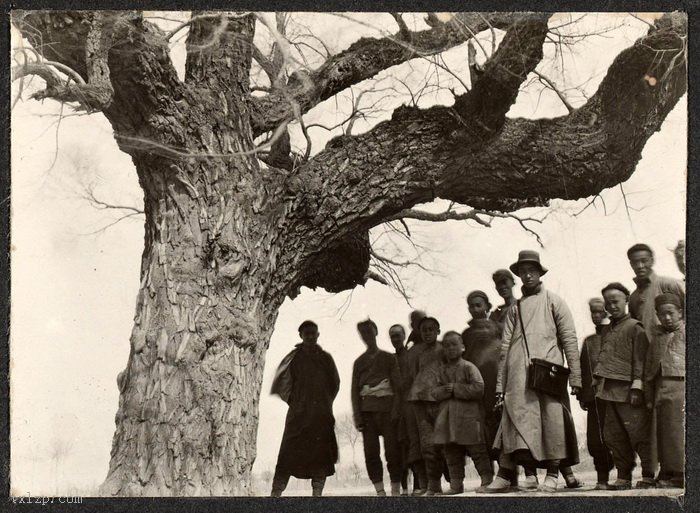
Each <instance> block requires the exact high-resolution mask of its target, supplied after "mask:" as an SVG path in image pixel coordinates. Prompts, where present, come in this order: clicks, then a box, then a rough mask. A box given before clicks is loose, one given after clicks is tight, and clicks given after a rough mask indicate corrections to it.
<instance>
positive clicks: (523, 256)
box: [510, 249, 549, 276]
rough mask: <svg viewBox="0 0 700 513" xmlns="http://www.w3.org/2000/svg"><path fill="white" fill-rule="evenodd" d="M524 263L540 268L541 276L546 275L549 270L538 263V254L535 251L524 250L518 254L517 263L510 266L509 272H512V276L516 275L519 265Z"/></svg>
mask: <svg viewBox="0 0 700 513" xmlns="http://www.w3.org/2000/svg"><path fill="white" fill-rule="evenodd" d="M525 262H532V263H533V264H537V266H538V267H539V268H540V272H541V273H542V276H544V275H545V274H547V271H548V270H549V269H547V268H546V267H544V266H543V265H542V264H541V263H540V254H539V253H538V252H537V251H532V250H530V249H524V250H522V251H521V252H520V253H518V261H517V262H515V263H514V264H512V265H511V266H510V270H511V271H512V272H513V274H515V275H517V274H518V267H519V266H520V264H522V263H525Z"/></svg>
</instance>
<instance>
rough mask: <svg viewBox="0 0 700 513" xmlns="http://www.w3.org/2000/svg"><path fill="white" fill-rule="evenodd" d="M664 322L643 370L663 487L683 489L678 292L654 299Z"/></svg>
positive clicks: (682, 371)
mask: <svg viewBox="0 0 700 513" xmlns="http://www.w3.org/2000/svg"><path fill="white" fill-rule="evenodd" d="M654 304H655V306H656V315H657V316H658V317H659V321H660V322H661V324H660V325H659V326H657V327H656V329H655V330H654V335H653V336H652V339H651V343H650V345H649V351H648V352H647V360H646V364H645V369H644V379H645V382H646V384H645V388H644V392H645V397H646V400H647V407H648V408H653V413H652V415H653V416H654V418H655V421H656V443H657V450H658V455H659V463H661V470H660V472H659V477H658V481H657V486H659V487H660V488H683V485H684V477H685V472H684V468H685V433H684V429H683V428H684V423H685V413H684V410H685V322H684V321H683V308H682V305H683V301H682V300H681V298H679V297H678V296H677V295H676V294H660V295H658V296H656V298H655V300H654Z"/></svg>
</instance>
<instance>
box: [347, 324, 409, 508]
mask: <svg viewBox="0 0 700 513" xmlns="http://www.w3.org/2000/svg"><path fill="white" fill-rule="evenodd" d="M357 331H358V332H359V334H360V337H361V338H362V341H363V342H364V343H365V344H366V345H367V350H366V351H365V352H364V353H362V354H361V355H360V356H359V358H357V360H355V363H354V365H353V367H352V385H351V388H350V395H351V399H352V411H353V418H354V420H355V427H357V429H358V431H360V432H362V445H363V448H364V453H365V465H366V467H367V474H368V475H369V478H370V481H372V484H373V485H374V488H375V490H376V491H377V495H380V496H385V495H386V492H385V491H384V478H383V472H382V459H381V456H380V455H379V437H380V436H381V437H382V438H384V454H385V455H386V466H387V469H388V471H389V477H390V479H391V495H400V493H401V489H400V486H401V449H400V446H399V440H398V422H399V417H400V415H401V375H400V373H399V365H398V362H397V361H396V357H395V356H394V355H393V354H391V353H388V352H386V351H382V350H381V349H379V347H378V346H377V335H378V333H379V332H378V330H377V325H376V324H375V323H374V321H371V320H369V319H368V320H366V321H362V322H359V323H357Z"/></svg>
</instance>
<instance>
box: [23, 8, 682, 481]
mask: <svg viewBox="0 0 700 513" xmlns="http://www.w3.org/2000/svg"><path fill="white" fill-rule="evenodd" d="M355 17H356V18H358V19H361V20H363V22H365V23H368V24H380V25H381V26H382V27H383V30H386V31H394V30H395V25H394V22H393V19H392V18H391V17H390V16H388V15H363V16H360V15H355ZM574 18H577V17H574ZM562 19H564V20H565V19H568V15H567V16H566V17H561V18H559V19H557V20H554V21H553V22H552V23H551V24H552V25H556V24H557V23H559V22H560V21H561V20H562ZM304 20H305V21H306V22H307V23H309V24H315V25H316V26H318V27H319V36H320V37H322V38H324V40H326V41H327V42H328V43H329V45H330V46H331V48H332V49H334V50H340V49H342V48H344V47H346V46H347V45H348V44H349V42H351V41H353V40H355V39H357V38H358V37H360V36H361V35H372V34H376V33H377V31H376V30H374V29H372V28H369V27H366V26H364V25H360V24H356V23H353V22H351V21H348V20H344V19H342V18H338V17H332V16H329V15H321V14H314V15H307V17H306V18H304ZM409 21H410V20H409ZM611 26H615V27H619V28H618V30H615V31H613V32H611V33H606V34H603V35H601V36H598V37H594V38H590V39H588V40H586V41H585V42H583V43H581V44H580V45H579V46H578V47H577V48H580V50H577V54H576V55H575V56H572V55H569V54H565V56H564V58H563V61H562V60H560V59H559V57H560V56H557V58H556V59H554V58H551V57H553V50H554V47H553V45H548V46H546V47H545V51H546V56H547V57H549V58H548V59H547V60H546V62H543V63H542V65H541V66H540V68H538V69H539V70H540V71H542V72H546V73H547V74H548V76H550V77H554V78H556V79H557V80H555V81H557V83H558V84H560V85H562V87H572V86H576V85H580V84H582V83H584V82H585V81H586V80H587V79H589V78H591V77H593V78H592V79H591V80H590V81H589V82H588V83H587V84H586V85H585V91H586V92H587V93H588V94H590V93H591V92H593V91H595V88H596V87H597V84H598V83H599V81H600V80H602V78H603V76H604V72H605V70H606V69H607V67H608V66H609V64H610V62H611V61H612V59H613V58H614V57H615V56H616V55H617V54H618V53H619V51H621V50H622V49H623V48H625V47H627V46H629V45H630V44H631V43H632V42H633V41H634V40H635V39H636V38H637V37H639V36H640V35H641V34H642V33H643V32H644V31H645V30H646V25H645V24H644V23H643V22H641V21H639V20H636V19H634V18H630V17H619V16H614V15H589V16H587V17H586V19H585V20H583V21H582V22H581V23H580V24H579V25H577V30H578V31H579V32H582V31H583V30H584V29H585V30H588V31H597V30H599V29H601V28H605V27H611ZM341 27H342V30H340V28H341ZM14 36H15V38H14V39H13V45H16V44H17V40H16V35H14ZM482 39H483V38H482ZM484 43H485V47H486V50H487V51H488V50H489V45H490V42H488V41H486V40H485V41H484ZM480 58H481V57H480ZM173 59H174V60H179V61H181V60H182V49H181V46H180V47H176V48H175V49H174V51H173ZM464 61H466V49H465V48H464V47H460V48H457V49H455V50H453V51H451V52H449V53H448V54H447V55H445V62H446V63H448V64H449V65H450V67H451V68H453V69H454V70H455V72H456V73H457V74H458V75H459V76H460V77H461V78H462V79H465V80H466V78H465V77H466V74H464V69H465V65H464ZM561 62H563V63H564V70H565V76H562V75H561V69H562V67H561ZM178 65H179V66H180V69H182V65H181V62H180V63H179V64H178ZM428 69H429V66H428V64H427V63H426V62H425V61H421V60H417V61H412V62H411V63H408V64H405V65H402V66H399V67H396V68H392V69H391V70H389V71H388V72H385V73H383V74H382V75H381V76H380V77H379V79H382V78H383V79H384V81H383V82H380V84H381V87H384V86H387V85H388V86H391V85H396V81H395V77H401V78H402V79H405V81H406V82H407V83H409V84H417V83H419V82H420V81H421V79H422V77H424V76H425V74H426V70H428ZM432 80H433V81H434V80H435V77H433V79H432ZM440 80H442V84H446V83H448V82H449V80H450V77H449V75H446V74H443V75H440ZM451 85H453V86H455V87H459V86H458V84H457V83H456V81H455V80H454V79H452V84H451ZM362 86H368V84H362V85H361V87H362ZM377 87H380V86H377ZM357 90H359V89H357ZM14 94H16V87H15V90H14ZM375 94H377V93H375ZM384 94H385V93H382V94H381V96H383V95H384ZM568 94H570V95H571V102H572V103H573V104H574V105H580V104H581V102H583V101H585V98H584V97H583V96H581V95H580V94H579V93H576V92H575V91H568ZM344 97H345V99H343V98H341V99H340V100H338V103H337V104H336V102H335V101H327V102H325V103H324V104H323V105H320V106H318V107H317V108H315V109H314V110H313V111H312V112H311V113H309V115H308V116H307V118H306V119H307V123H312V122H323V123H325V124H328V125H332V124H334V123H335V122H336V120H338V121H339V120H341V119H343V117H344V116H345V114H346V113H347V112H348V111H347V106H348V105H349V102H350V100H349V99H348V97H349V95H348V94H345V95H344ZM449 97H450V95H449V94H447V96H446V95H445V92H441V93H438V94H432V95H431V94H427V95H426V96H425V97H424V98H423V99H422V100H421V102H420V104H421V105H422V106H429V105H431V104H433V103H435V102H436V101H437V102H448V101H449ZM13 98H14V96H13ZM372 98H373V96H372V95H369V94H368V95H367V101H368V104H369V103H371V101H370V100H371V99H372ZM375 98H376V97H375ZM407 99H408V96H406V95H404V96H401V97H395V98H387V99H384V100H383V103H382V107H383V108H384V111H383V113H380V117H382V118H386V117H388V116H389V115H390V112H391V109H393V108H394V107H395V106H397V105H399V104H401V103H403V102H405V101H407ZM343 109H345V110H343ZM59 110H60V108H59V106H58V105H57V104H56V103H55V102H51V101H46V102H44V103H43V104H40V103H38V102H36V101H29V100H25V101H23V102H20V103H18V105H17V106H16V108H15V110H14V111H13V116H12V158H13V160H12V163H13V168H12V246H13V247H12V324H11V361H10V366H11V390H12V395H11V397H12V400H11V443H12V445H11V448H12V461H11V464H12V467H11V468H12V488H13V491H14V493H25V492H27V491H30V492H31V493H32V494H33V495H36V494H40V493H53V492H55V491H56V490H58V491H61V492H64V493H68V492H69V491H70V490H71V489H76V488H77V489H82V490H90V489H93V488H94V487H95V486H96V485H97V484H99V483H100V482H101V481H102V480H103V479H104V477H105V476H106V472H107V467H108V463H109V451H110V448H111V438H112V435H113V433H114V415H115V413H116V410H117V404H118V391H117V386H116V376H117V374H118V373H119V372H120V371H121V370H123V369H124V368H125V366H126V360H127V357H128V353H129V335H130V331H131V327H132V321H133V315H134V307H135V298H136V293H137V289H138V284H139V265H140V257H141V252H142V250H143V224H142V221H141V220H140V219H139V218H133V219H127V220H124V221H121V222H119V223H117V224H116V225H114V226H112V227H111V228H109V229H107V230H105V231H100V232H99V233H96V234H90V233H91V232H94V231H96V230H99V229H100V228H102V227H104V226H105V225H107V224H109V223H110V222H112V221H114V220H115V219H117V218H118V215H117V214H115V213H114V212H105V211H98V210H95V209H94V208H92V207H90V206H89V205H87V203H86V202H85V201H84V200H83V199H81V198H79V197H78V196H79V195H78V194H77V192H76V191H78V190H79V184H80V183H90V184H93V185H94V186H95V191H96V193H98V194H100V195H101V197H102V198H103V199H105V200H108V201H113V202H114V203H121V204H131V205H136V206H138V205H140V202H141V199H140V198H141V194H140V190H139V188H138V183H137V180H136V174H135V170H134V168H133V165H132V163H131V161H130V158H129V157H128V156H126V155H125V154H123V153H120V152H119V150H118V149H117V147H116V144H115V142H114V139H113V137H112V134H111V130H110V127H109V125H108V123H107V122H106V120H105V119H104V118H103V117H101V116H99V115H93V116H89V117H85V116H80V117H77V116H76V117H67V118H64V119H63V120H62V121H61V123H60V129H58V130H57V126H56V121H57V114H58V112H59ZM686 110H687V107H686V102H685V98H683V99H682V100H681V102H679V104H678V105H677V107H676V108H675V109H674V110H673V111H672V112H671V114H670V115H669V116H668V118H667V120H666V122H665V123H664V125H663V127H662V129H661V131H660V132H658V133H657V134H655V135H654V136H653V137H652V138H651V139H650V140H649V142H648V143H647V146H646V148H645V150H644V153H643V158H642V160H641V161H640V163H639V165H638V167H637V170H636V172H635V173H634V175H633V176H632V178H631V179H630V180H629V181H628V182H626V183H625V184H624V189H625V191H626V193H627V199H628V203H629V206H630V210H629V216H628V213H627V211H626V210H625V208H624V204H623V203H622V196H621V193H620V189H619V188H615V189H612V190H608V191H604V192H603V193H602V194H601V196H602V198H603V199H604V200H605V203H606V206H607V215H606V213H605V212H604V211H603V208H602V203H601V202H596V206H595V207H591V208H589V209H588V210H586V211H585V212H584V213H583V214H581V215H580V216H579V217H577V218H574V217H571V216H570V215H567V212H571V211H575V210H577V209H580V208H581V207H582V206H583V205H585V200H582V201H579V202H576V203H572V202H555V204H554V206H555V207H556V208H555V211H556V212H555V214H554V215H552V216H550V217H549V218H548V219H547V220H546V221H545V222H544V224H542V225H541V226H536V227H535V228H537V230H538V232H539V233H540V235H541V236H542V239H543V242H544V245H545V249H543V250H541V254H542V260H543V263H544V265H545V266H547V267H549V269H550V272H549V274H547V276H546V277H545V280H544V281H545V284H546V286H547V287H549V288H550V289H551V290H554V291H556V292H557V293H558V294H560V295H561V296H563V297H564V298H565V300H566V301H567V302H568V304H569V306H570V307H571V309H572V311H573V313H574V317H575V320H576V327H577V332H578V333H579V338H580V339H582V338H583V336H585V335H586V334H588V333H589V332H590V331H591V329H592V327H591V323H590V320H589V318H588V312H587V300H588V298H589V297H591V296H594V295H597V294H598V293H599V291H600V288H601V287H602V286H603V285H605V284H606V283H607V282H609V281H612V280H617V281H622V282H623V283H626V284H627V285H628V286H629V287H630V288H632V286H633V283H632V279H631V278H632V272H631V270H630V268H629V266H628V263H627V260H626V257H625V251H626V249H627V248H628V247H629V246H630V245H632V244H633V243H635V242H639V241H644V242H647V243H648V244H650V245H651V246H652V247H653V248H654V249H655V250H656V252H657V267H656V269H657V271H658V272H659V273H660V274H667V275H671V276H676V277H680V274H679V272H678V270H677V268H676V266H675V263H674V261H673V255H672V253H671V252H670V251H669V249H670V248H672V247H674V246H675V244H676V242H677V241H678V240H679V239H681V238H684V233H685V213H686V212H685V188H686V185H685V183H686V127H687V112H686ZM69 111H70V110H69V109H67V108H66V109H65V110H64V114H65V113H68V112H69ZM565 112H566V111H565V109H564V107H563V105H562V104H561V102H560V101H559V100H558V99H557V97H556V95H554V94H553V93H551V92H550V91H545V92H544V93H543V94H541V95H540V89H537V88H536V87H532V88H529V89H528V90H527V91H525V92H523V93H521V95H520V96H519V98H518V102H517V103H516V105H515V106H514V107H513V109H511V112H510V113H509V116H528V117H551V116H555V115H561V114H563V113H565ZM377 121H378V119H373V120H371V122H370V123H364V124H363V123H362V122H359V121H358V123H357V126H356V128H357V130H358V131H359V130H366V129H368V128H369V127H370V126H371V125H372V124H375V123H376V122H377ZM312 135H313V136H314V140H315V143H314V151H318V150H320V149H321V148H322V147H323V145H324V144H325V141H326V140H327V139H328V138H329V135H327V134H326V133H325V131H323V130H320V129H317V130H315V131H314V132H312ZM332 135H337V133H334V134H332ZM294 141H295V142H296V144H298V145H299V146H300V147H302V145H303V138H300V137H299V135H298V133H295V134H294ZM57 146H58V153H56V147H57ZM54 159H55V164H54V165H53V167H52V162H53V161H54ZM75 162H78V163H79V165H77V166H76V164H75ZM435 208H437V207H435ZM535 210H536V211H539V209H535ZM411 226H412V233H414V234H416V235H417V236H418V237H419V238H420V240H421V241H422V242H423V243H424V244H425V245H427V246H428V247H430V248H431V249H432V252H431V255H430V256H429V257H427V258H426V260H425V263H426V264H428V265H430V266H431V267H432V268H433V269H436V270H438V271H439V272H437V273H434V274H428V273H425V272H422V271H420V272H416V271H409V272H408V273H406V274H405V277H406V279H407V282H408V284H409V287H410V291H411V292H412V294H413V296H414V300H413V302H412V304H413V306H414V307H417V308H422V309H425V310H427V311H428V312H429V313H430V314H432V315H434V316H436V317H438V318H439V319H440V321H441V323H442V325H443V332H445V331H447V330H450V329H456V330H462V329H463V328H464V327H465V325H466V321H467V319H468V313H467V311H466V305H465V301H464V297H465V296H466V294H467V293H468V292H469V291H470V290H473V289H477V288H480V289H483V290H485V291H486V292H487V293H488V294H489V296H490V297H491V298H492V299H493V301H492V302H493V303H494V304H498V301H497V299H498V298H497V295H496V292H495V290H494V289H493V286H492V283H491V278H490V276H491V273H492V272H493V271H494V270H495V269H497V268H500V267H507V266H508V265H509V264H510V263H512V262H513V261H514V260H515V258H516V257H517V253H518V251H519V250H520V249H525V248H532V249H538V248H537V243H536V241H535V240H534V238H533V237H532V236H530V235H528V234H526V233H525V232H524V231H523V230H522V229H520V227H519V226H518V225H517V223H516V222H515V221H513V220H497V221H495V222H494V224H493V227H492V228H490V229H487V228H480V227H475V226H473V225H469V224H467V223H465V222H455V221H451V222H447V223H442V224H417V223H412V224H411ZM349 296H350V293H341V294H338V295H330V294H327V293H325V292H322V291H317V292H313V291H310V290H307V289H304V290H303V292H302V294H301V295H300V296H299V297H298V298H296V299H295V300H294V301H291V300H287V301H286V302H285V303H284V305H283V307H282V309H281V312H280V315H279V318H278V321H277V325H276V328H275V332H274V334H273V337H272V341H271V344H270V349H269V351H268V355H267V366H266V369H265V379H264V382H263V393H262V396H261V400H260V429H259V436H258V441H259V444H258V459H257V461H256V463H255V466H254V471H263V470H266V469H273V468H274V464H275V461H276V456H277V450H278V448H279V442H280V439H281V436H282V429H283V424H284V417H285V414H286V406H285V405H284V403H283V402H282V401H281V400H279V399H278V398H276V397H271V396H270V395H269V388H270V381H271V377H272V374H273V373H274V370H275V368H276V366H277V364H278V363H279V361H280V360H281V359H282V357H283V356H284V355H285V354H286V353H287V352H288V351H289V350H290V349H291V348H292V346H293V345H294V344H295V343H297V341H298V339H297V334H296V326H297V325H298V324H299V323H300V322H301V321H302V320H304V319H306V318H312V319H314V320H316V321H317V323H318V324H319V326H320V331H321V337H320V341H319V342H320V344H321V345H322V347H324V349H326V350H327V351H329V352H330V353H331V354H332V355H333V356H334V358H335V360H336V363H337V365H338V368H339V371H340V375H341V389H340V394H339V396H338V399H337V400H336V403H335V412H336V417H340V416H342V415H343V414H344V413H346V412H348V411H349V410H350V393H349V383H350V374H351V369H352V362H353V360H354V359H355V358H356V357H357V356H358V355H359V354H360V353H361V352H362V350H363V344H362V342H361V341H360V340H359V338H358V336H357V334H356V332H355V323H356V322H357V321H358V320H360V319H364V318H366V317H367V316H371V317H372V319H374V320H375V321H376V322H377V324H378V325H379V328H380V347H383V348H385V349H390V348H391V344H390V343H389V340H388V336H387V331H388V328H389V326H390V325H391V324H394V323H396V322H400V323H403V324H407V320H408V319H407V318H408V314H409V312H410V310H411V308H410V307H409V306H408V305H407V304H406V303H405V301H404V300H403V299H402V298H401V297H400V296H399V295H398V294H397V293H396V292H394V291H392V290H390V289H388V288H386V287H382V286H380V285H378V284H376V283H373V282H370V283H369V284H368V285H367V286H366V287H358V288H357V289H356V290H354V291H353V292H352V297H351V298H350V297H349ZM576 410H578V409H577V407H576ZM577 415H578V418H579V420H581V418H580V412H578V413H577ZM579 427H580V428H581V427H582V424H581V425H580V426H579ZM58 445H66V446H68V447H69V451H68V456H66V457H65V458H64V460H63V461H61V462H60V464H59V465H58V467H57V468H54V466H53V463H52V460H51V456H50V455H51V448H52V447H56V446H58ZM360 453H361V452H358V455H359V454H360ZM343 457H347V456H346V455H345V456H343Z"/></svg>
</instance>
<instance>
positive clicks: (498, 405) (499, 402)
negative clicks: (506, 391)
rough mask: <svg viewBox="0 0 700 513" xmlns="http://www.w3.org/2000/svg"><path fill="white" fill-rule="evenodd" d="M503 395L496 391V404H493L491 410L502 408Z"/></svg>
mask: <svg viewBox="0 0 700 513" xmlns="http://www.w3.org/2000/svg"><path fill="white" fill-rule="evenodd" d="M504 399H505V396H504V395H503V393H496V404H494V405H493V411H500V410H502V409H503V401H504Z"/></svg>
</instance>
